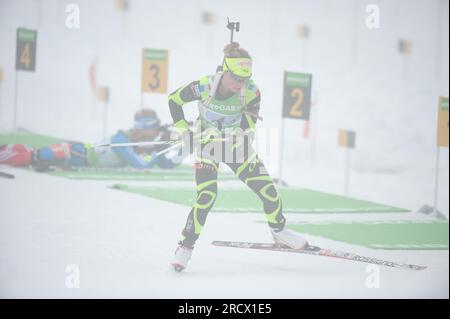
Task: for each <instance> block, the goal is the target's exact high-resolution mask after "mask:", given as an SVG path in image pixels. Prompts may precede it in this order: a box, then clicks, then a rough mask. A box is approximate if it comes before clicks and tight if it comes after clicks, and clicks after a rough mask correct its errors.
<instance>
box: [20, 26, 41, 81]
mask: <svg viewBox="0 0 450 319" xmlns="http://www.w3.org/2000/svg"><path fill="white" fill-rule="evenodd" d="M36 41H37V31H35V30H29V29H23V28H18V29H17V47H16V70H24V71H30V72H34V71H35V69H36Z"/></svg>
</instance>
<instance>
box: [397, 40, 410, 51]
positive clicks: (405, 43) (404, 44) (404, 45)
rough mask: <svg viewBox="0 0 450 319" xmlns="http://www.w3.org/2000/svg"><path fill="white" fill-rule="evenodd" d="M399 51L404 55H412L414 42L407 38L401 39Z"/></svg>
mask: <svg viewBox="0 0 450 319" xmlns="http://www.w3.org/2000/svg"><path fill="white" fill-rule="evenodd" d="M398 51H399V52H400V53H401V54H403V55H410V54H411V53H412V42H411V41H409V40H405V39H401V40H399V41H398Z"/></svg>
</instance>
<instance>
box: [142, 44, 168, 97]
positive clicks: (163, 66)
mask: <svg viewBox="0 0 450 319" xmlns="http://www.w3.org/2000/svg"><path fill="white" fill-rule="evenodd" d="M168 60H169V52H168V51H167V50H154V49H143V50H142V84H141V86H142V93H167V73H168V72H167V69H168Z"/></svg>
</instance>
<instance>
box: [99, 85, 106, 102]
mask: <svg viewBox="0 0 450 319" xmlns="http://www.w3.org/2000/svg"><path fill="white" fill-rule="evenodd" d="M97 99H98V100H99V101H102V102H105V103H108V101H109V88H107V87H103V86H101V87H99V88H98V89H97Z"/></svg>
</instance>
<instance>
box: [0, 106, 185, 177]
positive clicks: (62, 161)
mask: <svg viewBox="0 0 450 319" xmlns="http://www.w3.org/2000/svg"><path fill="white" fill-rule="evenodd" d="M170 136H171V132H170V130H169V129H168V127H167V126H161V123H160V120H159V118H158V116H157V114H156V112H155V111H154V110H152V109H148V108H147V109H142V110H140V111H138V112H136V114H135V116H134V127H133V128H132V129H130V130H127V131H122V130H119V131H118V132H117V133H116V134H115V135H114V136H112V137H111V138H110V139H109V141H104V142H108V143H112V144H120V143H132V142H150V141H168V140H170ZM165 147H167V145H155V146H127V147H98V148H97V147H93V146H92V145H90V144H85V143H80V142H62V143H59V144H55V145H52V146H48V147H41V148H35V149H33V148H32V147H30V146H27V145H23V144H6V145H2V146H0V164H6V165H11V166H19V167H20V166H30V165H31V166H32V167H33V168H34V169H35V170H36V171H39V172H44V171H48V170H51V169H52V168H60V169H73V168H77V167H113V168H114V167H126V166H131V167H134V168H137V169H150V168H153V167H155V166H159V167H160V168H164V169H172V168H174V167H175V166H177V165H178V164H180V162H181V160H182V158H181V157H179V156H172V157H170V156H169V155H167V154H162V155H159V156H157V155H156V153H157V152H159V151H160V150H162V149H164V148H165ZM172 155H173V154H172Z"/></svg>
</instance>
